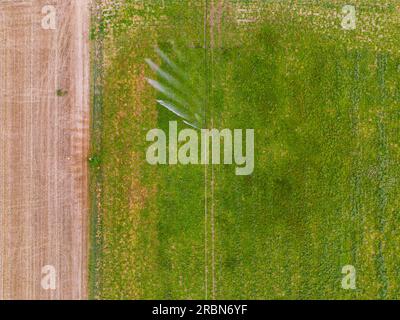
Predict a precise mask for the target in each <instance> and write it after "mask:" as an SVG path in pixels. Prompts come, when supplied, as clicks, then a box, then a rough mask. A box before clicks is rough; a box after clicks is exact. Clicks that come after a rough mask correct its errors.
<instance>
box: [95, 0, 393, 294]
mask: <svg viewBox="0 0 400 320" xmlns="http://www.w3.org/2000/svg"><path fill="white" fill-rule="evenodd" d="M261 2H262V1H261ZM261 2H259V1H225V9H224V10H223V11H222V9H221V15H220V16H219V12H220V11H219V7H218V4H219V1H218V0H215V1H211V0H210V1H206V0H202V1H201V0H193V1H191V0H186V1H174V0H170V1H168V0H166V1H164V6H161V1H155V0H154V1H146V5H140V3H142V2H141V1H132V0H131V1H126V6H123V7H120V8H119V9H114V10H111V11H107V12H108V13H109V14H108V15H107V16H106V17H104V16H102V15H101V14H102V12H100V13H99V17H100V20H98V19H96V18H95V19H94V23H93V32H92V43H93V47H94V48H97V49H98V48H100V49H98V50H99V52H101V54H93V61H94V63H93V68H92V69H93V73H94V78H95V80H96V81H95V82H94V83H95V89H94V95H93V96H94V99H93V105H94V125H93V135H92V136H93V137H94V139H92V140H93V146H92V147H93V148H92V150H93V152H92V157H91V161H90V162H91V168H92V169H91V177H92V186H91V188H92V241H91V270H90V271H91V272H90V277H91V278H90V282H91V283H90V284H91V296H92V298H97V299H373V298H378V299H394V298H400V269H399V267H398V266H399V264H400V259H399V258H398V253H397V250H398V244H399V241H400V229H399V228H398V225H397V224H398V223H399V222H400V209H399V208H400V197H399V196H400V184H399V182H400V169H399V160H400V146H399V133H400V131H399V129H400V122H399V119H400V109H399V107H400V82H399V79H400V55H399V53H398V47H399V46H398V43H397V41H398V39H399V30H400V29H399V27H400V7H399V6H398V7H396V1H381V2H380V4H379V5H376V4H375V5H374V4H373V3H374V2H375V1H370V4H369V2H368V1H353V2H352V4H354V5H355V6H356V8H357V28H356V29H355V30H351V31H350V30H343V29H342V28H341V15H342V13H341V8H342V6H343V3H342V2H341V1H319V2H318V3H319V4H315V3H316V2H317V1H299V2H297V4H296V5H295V4H284V3H286V2H282V1H264V2H263V5H261ZM287 3H290V2H289V1H288V2H287ZM251 4H253V5H254V7H253V9H252V10H250V7H249V5H251ZM238 5H239V6H240V7H241V8H248V11H247V12H245V11H240V12H242V13H243V12H245V14H247V15H248V17H250V18H254V19H256V21H255V22H247V23H238V22H237V19H239V18H243V17H242V16H240V17H238V15H237V12H238V10H237V6H238ZM256 8H258V9H259V10H255V9H256ZM104 12H106V11H105V10H104V11H103V13H104ZM110 13H111V14H110ZM248 17H247V18H248ZM155 46H156V47H158V48H161V50H163V52H165V53H166V54H167V55H168V57H169V58H170V59H171V61H173V62H174V64H176V65H178V66H179V68H180V70H182V72H183V73H184V74H185V79H186V80H185V81H186V83H185V88H187V90H188V94H189V95H191V94H192V93H193V94H194V93H196V95H199V96H200V97H201V101H203V103H202V112H203V114H204V115H203V116H204V119H205V121H206V126H207V127H208V128H211V127H213V128H218V129H222V128H231V129H236V128H242V129H246V128H252V129H254V130H255V170H254V172H253V174H252V175H249V176H236V175H235V172H234V167H233V166H231V165H207V166H203V165H180V164H178V165H170V166H168V165H163V166H162V165H159V166H152V165H149V164H148V163H147V162H146V149H147V147H148V146H149V142H146V133H147V132H148V131H149V130H150V129H152V128H162V129H165V130H166V131H167V130H168V122H169V121H172V120H177V121H178V123H179V128H180V129H182V128H185V127H187V126H186V125H185V124H183V122H182V121H180V119H179V118H177V117H176V116H175V115H174V114H173V113H172V112H170V111H168V110H166V109H164V108H162V107H161V106H160V105H157V103H156V99H158V98H159V95H160V94H159V93H158V92H157V91H156V90H154V89H153V88H152V87H151V86H150V85H149V84H148V83H147V81H146V78H152V79H156V77H157V75H156V74H155V73H154V72H153V71H152V70H151V68H150V67H149V66H148V65H147V64H146V62H145V59H147V58H150V59H152V60H153V61H155V62H156V63H157V64H159V65H161V66H162V68H168V66H166V65H165V64H166V63H165V61H164V62H163V61H162V59H160V56H159V55H158V54H157V53H156V52H155V50H154V47H155ZM97 49H96V50H97ZM99 79H100V80H99ZM345 265H353V266H354V267H355V269H356V289H355V290H345V289H343V288H342V286H341V281H342V278H343V277H344V275H343V274H342V273H341V271H342V267H343V266H345Z"/></svg>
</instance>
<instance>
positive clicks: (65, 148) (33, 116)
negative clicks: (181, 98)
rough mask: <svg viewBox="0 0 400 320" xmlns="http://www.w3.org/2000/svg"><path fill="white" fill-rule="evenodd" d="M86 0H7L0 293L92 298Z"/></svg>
mask: <svg viewBox="0 0 400 320" xmlns="http://www.w3.org/2000/svg"><path fill="white" fill-rule="evenodd" d="M88 1H89V0H44V1H43V0H31V1H23V0H22V1H17V0H15V1H4V0H3V1H1V0H0V299H85V298H87V269H88V268H87V256H88V254H87V251H88V245H87V240H88V236H87V235H88V230H87V229H88V192H87V190H88V187H87V186H88V175H87V171H88V168H87V157H88V136H89V52H88V51H89V50H88V30H89V25H88V23H89V8H88ZM54 9H55V16H54V15H53V10H54ZM54 17H55V24H53V22H54ZM43 19H44V20H43ZM53 27H54V28H53Z"/></svg>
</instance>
